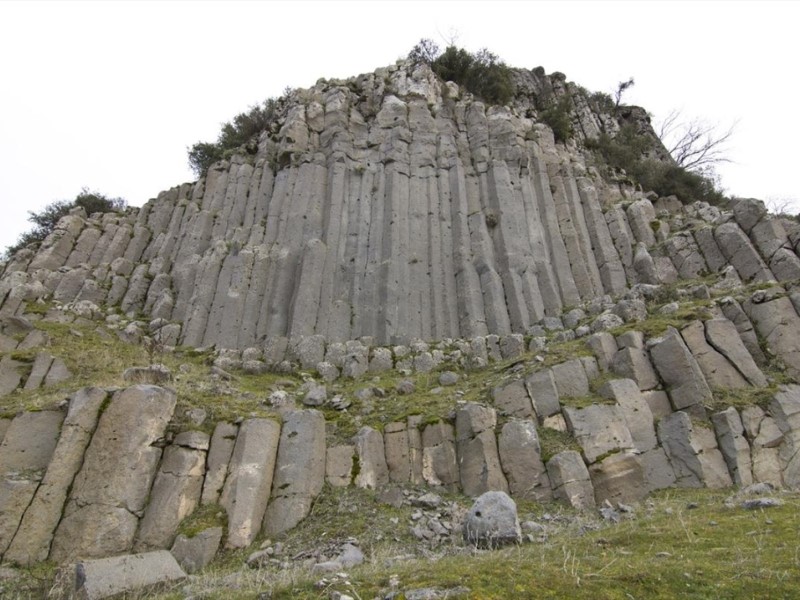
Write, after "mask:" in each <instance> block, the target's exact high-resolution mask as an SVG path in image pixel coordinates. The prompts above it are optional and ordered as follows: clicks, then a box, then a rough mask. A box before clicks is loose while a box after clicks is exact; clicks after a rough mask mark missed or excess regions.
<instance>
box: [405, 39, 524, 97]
mask: <svg viewBox="0 0 800 600" xmlns="http://www.w3.org/2000/svg"><path fill="white" fill-rule="evenodd" d="M408 58H409V60H411V61H412V62H414V63H415V64H419V63H425V64H427V65H429V66H430V67H431V70H432V71H433V72H434V73H436V75H437V76H438V77H439V78H440V79H441V80H442V81H454V82H455V83H457V84H459V85H461V86H464V87H465V88H466V89H467V90H469V91H470V92H471V93H473V94H475V95H476V96H479V97H481V98H483V99H484V100H485V101H487V102H489V103H491V104H506V103H508V102H509V101H510V100H511V99H512V98H513V97H514V91H515V90H514V82H513V81H512V79H511V69H510V68H509V67H508V65H506V64H505V63H504V62H503V61H502V60H500V58H499V57H498V56H497V55H496V54H494V53H492V52H490V51H489V50H487V49H485V48H484V49H482V50H479V51H478V52H476V53H474V54H473V53H471V52H467V51H466V50H464V48H457V47H456V46H453V45H450V46H448V47H447V48H445V51H444V52H440V50H439V47H438V46H437V45H436V44H435V43H433V42H432V41H431V40H428V39H423V40H420V42H419V43H418V44H417V45H416V46H414V48H412V49H411V52H409V53H408Z"/></svg>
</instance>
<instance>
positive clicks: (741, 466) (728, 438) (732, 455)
mask: <svg viewBox="0 0 800 600" xmlns="http://www.w3.org/2000/svg"><path fill="white" fill-rule="evenodd" d="M711 422H712V423H713V424H714V430H715V431H716V434H717V442H718V443H719V449H720V452H722V456H723V458H724V459H725V463H726V464H727V465H728V471H729V472H730V474H731V477H732V479H733V482H734V483H735V484H736V485H738V486H740V487H746V486H748V485H751V484H752V483H753V472H752V460H751V456H750V444H748V443H747V439H746V438H745V436H744V425H742V419H741V418H740V417H739V413H738V412H736V409H735V408H733V407H732V406H731V407H728V408H727V409H725V410H723V411H721V412H718V413H715V414H713V415H711Z"/></svg>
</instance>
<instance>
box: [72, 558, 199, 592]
mask: <svg viewBox="0 0 800 600" xmlns="http://www.w3.org/2000/svg"><path fill="white" fill-rule="evenodd" d="M73 569H74V571H73ZM69 570H70V571H71V573H70V575H71V576H69V577H65V578H66V579H67V580H68V581H70V582H72V585H71V586H70V587H71V589H69V590H64V592H65V596H66V597H70V598H72V597H75V598H84V599H85V600H100V599H101V598H109V597H111V596H117V595H120V594H126V593H133V592H141V591H143V590H145V589H146V588H148V587H151V586H155V585H158V584H165V583H172V582H176V581H181V580H182V579H185V578H186V573H184V572H183V569H181V568H180V566H179V565H178V563H177V562H176V560H175V558H174V557H173V556H172V554H170V553H169V552H168V551H167V550H159V551H156V552H146V553H143V554H125V555H122V556H114V557H111V558H100V559H96V560H83V561H81V562H79V563H77V564H75V565H74V567H69Z"/></svg>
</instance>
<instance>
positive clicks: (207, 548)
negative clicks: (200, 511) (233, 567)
mask: <svg viewBox="0 0 800 600" xmlns="http://www.w3.org/2000/svg"><path fill="white" fill-rule="evenodd" d="M221 541H222V527H210V528H208V529H204V530H203V531H201V532H199V533H197V534H195V535H193V536H192V537H188V536H185V535H183V534H181V535H179V536H178V537H176V538H175V543H174V544H172V548H171V549H170V553H171V554H172V556H174V557H175V560H176V561H177V562H178V564H179V565H180V567H181V568H182V569H183V570H184V571H186V573H188V574H190V575H191V574H192V573H197V572H198V571H202V570H203V569H204V568H205V567H206V566H207V565H208V564H209V563H210V562H211V561H212V560H214V557H215V556H216V554H217V550H218V549H219V544H220V542H221Z"/></svg>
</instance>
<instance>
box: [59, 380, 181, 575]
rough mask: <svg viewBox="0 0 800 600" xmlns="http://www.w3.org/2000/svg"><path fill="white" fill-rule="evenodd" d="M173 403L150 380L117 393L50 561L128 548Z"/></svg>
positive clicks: (168, 394)
mask: <svg viewBox="0 0 800 600" xmlns="http://www.w3.org/2000/svg"><path fill="white" fill-rule="evenodd" d="M175 403H176V397H175V392H172V391H170V390H166V389H163V388H160V387H156V386H150V385H136V386H132V387H129V388H127V389H125V390H122V391H120V392H117V393H116V394H114V396H113V398H112V399H111V402H110V403H109V405H108V407H107V408H106V409H105V410H104V411H103V413H102V415H101V416H100V420H99V422H98V424H97V429H96V431H95V433H94V435H93V436H92V441H91V442H90V443H89V447H88V449H87V450H86V453H85V455H84V459H83V464H82V466H81V469H80V471H79V472H78V474H77V475H76V477H75V480H74V481H73V484H72V488H71V490H70V494H69V499H68V501H67V504H66V506H65V508H64V515H63V518H62V519H61V522H60V523H59V525H58V529H56V533H55V537H54V538H53V545H52V548H51V551H50V559H51V560H54V561H56V562H64V561H66V560H69V559H71V558H74V557H77V556H82V557H92V556H109V555H113V554H119V553H122V552H127V551H128V550H130V548H131V544H132V543H133V539H134V535H135V534H136V527H137V525H138V521H139V517H140V516H142V514H143V512H144V509H145V506H146V503H147V498H148V495H149V493H150V486H151V484H152V481H153V477H154V476H155V473H156V469H157V467H158V462H159V460H160V458H161V449H160V448H159V447H158V446H157V445H155V442H157V441H158V440H160V439H161V438H162V437H163V436H164V433H165V431H166V427H167V424H168V423H169V420H170V419H171V418H172V413H173V411H174V409H175Z"/></svg>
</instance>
